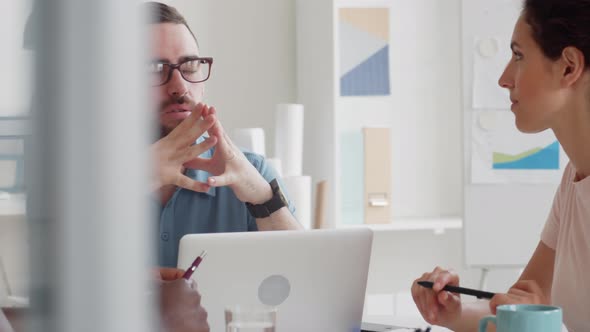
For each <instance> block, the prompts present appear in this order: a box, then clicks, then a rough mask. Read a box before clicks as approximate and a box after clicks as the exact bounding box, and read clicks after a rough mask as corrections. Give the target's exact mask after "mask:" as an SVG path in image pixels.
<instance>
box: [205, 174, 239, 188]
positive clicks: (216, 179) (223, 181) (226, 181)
mask: <svg viewBox="0 0 590 332" xmlns="http://www.w3.org/2000/svg"><path fill="white" fill-rule="evenodd" d="M234 182H235V180H234V176H233V175H232V174H222V175H219V176H212V177H210V178H209V179H208V180H207V184H208V185H210V186H211V187H223V186H229V185H230V184H233V183H234Z"/></svg>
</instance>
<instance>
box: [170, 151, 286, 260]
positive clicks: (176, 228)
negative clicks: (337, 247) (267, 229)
mask: <svg viewBox="0 0 590 332" xmlns="http://www.w3.org/2000/svg"><path fill="white" fill-rule="evenodd" d="M213 151H214V150H213V149H211V150H209V151H207V152H205V153H204V154H202V155H201V157H202V158H211V156H212V155H213ZM244 155H245V156H246V158H247V159H248V160H249V161H250V163H252V165H254V167H255V168H256V169H257V170H258V172H260V174H261V175H262V176H263V177H264V178H265V179H266V180H267V181H268V182H270V181H272V180H273V179H275V178H278V176H277V172H276V171H275V170H274V168H273V167H272V166H270V165H269V164H268V163H266V160H265V159H264V157H263V156H261V155H257V154H254V153H251V152H244ZM186 175H187V176H188V177H190V178H192V179H195V180H197V181H200V182H207V178H209V176H211V175H210V174H209V173H207V172H205V171H200V170H192V169H189V170H187V172H186ZM279 184H280V185H281V188H282V189H283V191H284V194H285V197H286V198H287V199H289V196H288V194H287V192H286V190H285V187H284V186H283V183H282V181H281V179H279ZM289 210H290V211H291V213H292V214H295V206H294V205H293V203H292V202H291V200H289ZM159 216H160V225H159V226H160V229H159V244H160V245H159V252H158V258H159V259H158V261H159V265H160V266H165V267H176V264H177V260H178V244H179V242H180V238H182V237H183V236H184V235H186V234H193V233H220V232H246V231H257V230H258V227H257V226H256V219H255V218H254V217H252V216H251V215H250V213H249V212H248V210H247V209H246V204H245V203H243V202H241V201H240V200H239V199H238V198H237V197H236V195H235V194H234V192H233V191H232V190H231V189H230V188H229V187H217V188H211V189H210V190H209V191H208V192H207V193H200V192H195V191H191V190H187V189H180V188H179V189H176V191H175V192H174V194H173V195H172V197H171V198H170V200H168V202H167V203H166V205H165V206H161V204H160V209H159Z"/></svg>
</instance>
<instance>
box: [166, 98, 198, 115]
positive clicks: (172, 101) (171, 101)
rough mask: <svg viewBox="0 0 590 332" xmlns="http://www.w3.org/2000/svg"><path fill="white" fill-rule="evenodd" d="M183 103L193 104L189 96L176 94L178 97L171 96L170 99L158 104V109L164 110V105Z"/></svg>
mask: <svg viewBox="0 0 590 332" xmlns="http://www.w3.org/2000/svg"><path fill="white" fill-rule="evenodd" d="M185 103H190V104H194V102H193V100H192V98H190V97H188V96H186V95H183V96H178V97H174V96H172V97H171V98H170V99H168V100H165V101H163V102H162V103H161V104H160V111H163V110H165V109H166V107H168V106H170V105H182V104H185Z"/></svg>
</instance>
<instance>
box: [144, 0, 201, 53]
mask: <svg viewBox="0 0 590 332" xmlns="http://www.w3.org/2000/svg"><path fill="white" fill-rule="evenodd" d="M144 5H145V6H146V9H147V12H148V15H149V23H150V24H158V23H174V24H182V25H184V26H185V27H186V28H187V29H188V31H189V32H190V33H191V35H192V36H193V38H194V39H195V42H196V43H197V47H198V46H199V42H198V41H197V37H195V34H194V33H193V31H192V30H191V28H190V27H189V26H188V23H187V22H186V19H185V18H184V16H182V14H180V12H179V11H178V10H177V9H176V8H174V7H172V6H168V5H166V4H163V3H160V2H155V1H152V2H146V3H145V4H144Z"/></svg>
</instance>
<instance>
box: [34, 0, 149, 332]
mask: <svg viewBox="0 0 590 332" xmlns="http://www.w3.org/2000/svg"><path fill="white" fill-rule="evenodd" d="M37 5H39V8H38V9H40V10H39V12H38V14H39V17H38V18H37V20H36V23H37V24H39V25H38V28H37V29H36V32H37V34H38V36H37V38H36V40H37V44H36V52H37V55H38V58H37V59H38V60H37V65H38V67H37V75H38V76H37V79H36V87H35V92H36V100H35V103H34V105H35V106H34V111H33V112H34V119H33V120H34V123H35V124H34V134H33V139H32V143H33V144H32V146H31V148H30V151H32V152H33V154H32V155H30V157H31V159H30V160H31V162H30V163H29V165H28V168H29V173H28V174H29V175H30V176H29V177H28V180H29V182H28V183H29V187H28V189H29V193H28V194H29V202H28V205H29V206H28V208H29V210H28V213H29V220H30V223H31V242H32V243H33V248H32V262H33V266H32V273H33V281H32V290H31V295H32V306H33V309H34V312H35V313H36V314H37V315H36V316H35V319H33V320H32V325H31V330H32V331H55V332H57V331H59V332H62V331H64V332H80V331H85V332H93V331H96V332H104V331H109V332H114V331H121V332H123V331H125V332H129V331H150V328H152V327H153V326H154V319H153V318H152V317H154V315H153V314H152V313H151V312H150V311H151V310H152V308H151V306H150V302H149V301H146V299H147V298H146V293H147V291H148V290H149V288H148V287H149V283H148V280H149V277H150V276H149V273H148V272H149V271H148V266H149V265H150V264H151V257H152V256H151V254H152V249H151V248H150V246H149V245H148V241H149V240H151V239H152V236H151V232H150V231H149V230H150V228H151V227H154V224H153V221H152V220H151V216H150V215H149V210H148V205H147V203H148V202H147V198H148V194H147V193H148V186H147V185H146V183H147V182H148V181H147V176H146V175H147V172H148V171H149V166H150V165H151V163H150V162H149V161H150V159H149V158H148V156H147V146H148V142H149V131H148V126H149V125H148V124H149V119H150V108H149V105H147V103H146V100H147V98H146V97H147V94H146V92H147V86H146V81H147V80H144V79H143V71H142V69H143V68H144V67H145V63H146V62H147V56H146V55H147V52H146V49H145V48H144V46H143V44H144V43H143V41H144V38H143V37H144V36H143V32H144V30H143V27H144V26H143V22H142V21H141V16H140V7H139V1H120V0H100V1H95V0H39V1H37ZM148 317H149V318H148Z"/></svg>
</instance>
